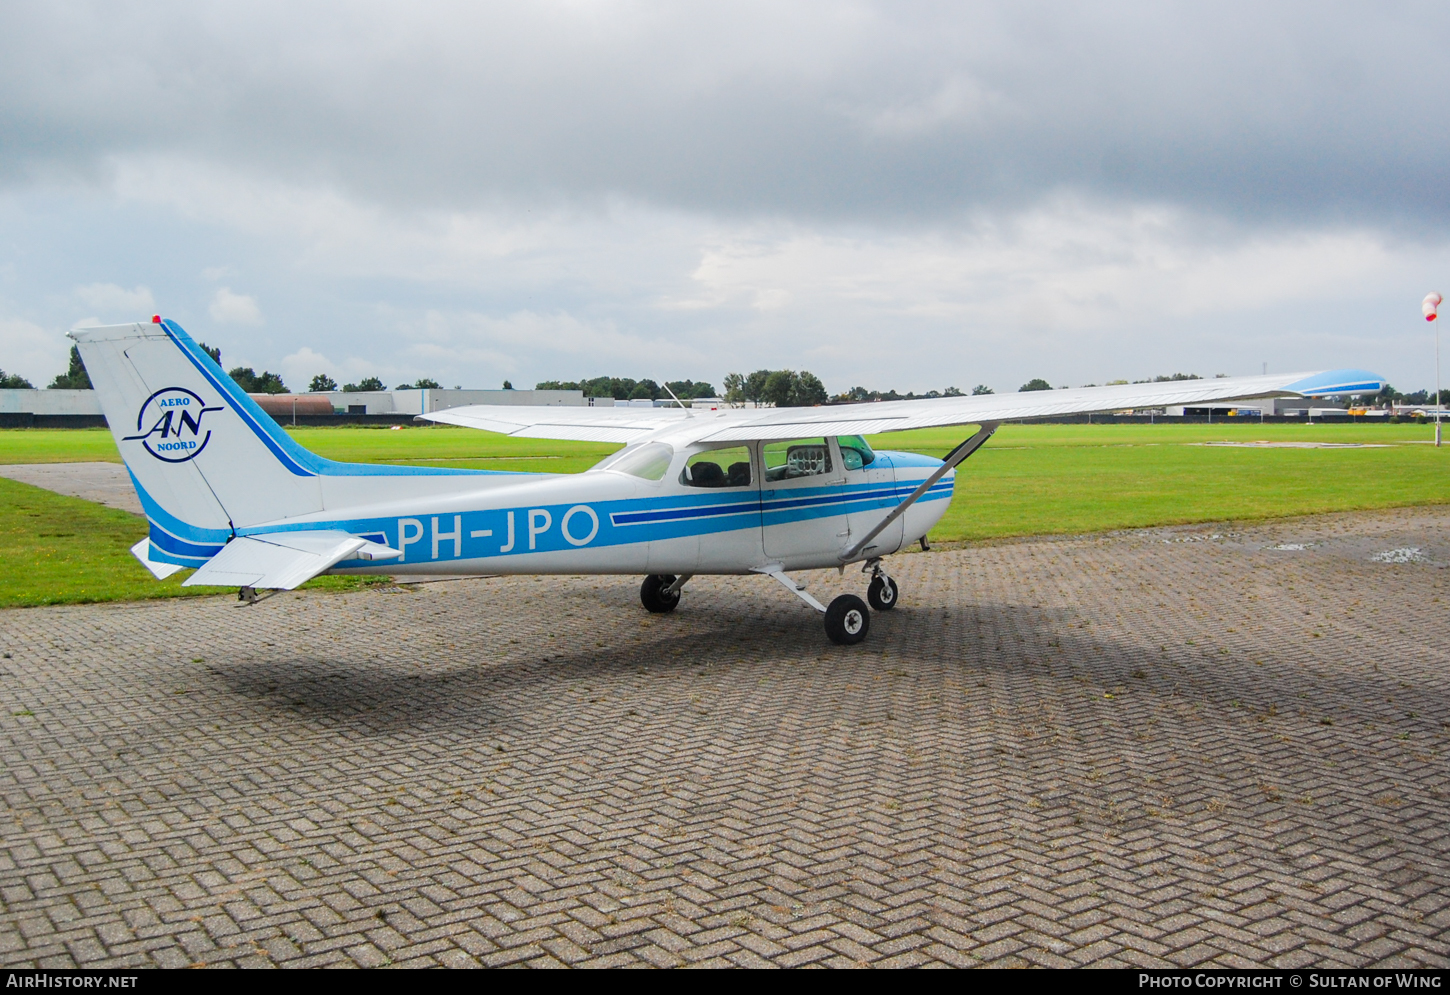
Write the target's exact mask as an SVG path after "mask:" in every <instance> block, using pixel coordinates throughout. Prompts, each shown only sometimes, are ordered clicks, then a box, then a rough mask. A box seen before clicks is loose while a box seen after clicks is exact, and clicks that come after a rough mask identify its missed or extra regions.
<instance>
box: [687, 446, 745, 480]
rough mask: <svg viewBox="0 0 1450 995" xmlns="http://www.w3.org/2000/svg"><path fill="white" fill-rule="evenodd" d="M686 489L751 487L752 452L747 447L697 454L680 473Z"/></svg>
mask: <svg viewBox="0 0 1450 995" xmlns="http://www.w3.org/2000/svg"><path fill="white" fill-rule="evenodd" d="M680 483H682V484H684V485H685V486H686V487H749V486H750V450H749V449H747V448H746V447H745V446H730V447H728V448H725V449H707V450H705V451H704V452H703V453H696V454H695V455H693V456H691V457H690V458H689V460H688V461H686V463H685V468H684V469H683V470H681V471H680Z"/></svg>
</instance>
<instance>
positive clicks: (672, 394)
mask: <svg viewBox="0 0 1450 995" xmlns="http://www.w3.org/2000/svg"><path fill="white" fill-rule="evenodd" d="M660 383H662V384H664V388H665V393H666V394H668V395H670V400H672V401H674V402H675V403H676V404H678V405H679V406H680V410H681V411H683V412H684V413H685V417H686V418H693V417H695V415H694V412H692V411H691V410H690V409H689V408H687V407H685V404H684V402H683V401H681V400H680V399H679V398H678V397H676V396H675V392H674V391H672V390H670V385H669V384H667V383H664V381H663V380H661V381H660Z"/></svg>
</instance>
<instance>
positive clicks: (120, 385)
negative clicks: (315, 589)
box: [70, 319, 330, 572]
mask: <svg viewBox="0 0 1450 995" xmlns="http://www.w3.org/2000/svg"><path fill="white" fill-rule="evenodd" d="M70 335H71V338H73V339H75V341H76V345H77V347H78V348H79V349H80V354H81V359H82V360H83V361H84V362H85V365H86V371H87V373H89V374H90V378H91V383H92V385H94V387H95V389H96V394H97V395H98V399H99V400H100V402H101V410H102V411H104V412H105V415H106V421H107V422H108V423H109V424H110V427H111V433H112V434H113V435H114V436H115V439H116V445H117V447H118V448H119V449H120V451H121V458H122V459H123V460H124V461H125V463H126V468H127V470H129V471H130V473H131V479H132V481H133V482H134V483H135V485H136V493H137V494H138V495H139V496H140V498H141V504H142V507H143V508H144V509H145V511H146V516H147V518H148V519H150V522H151V536H150V556H149V558H150V559H151V560H152V561H153V562H160V563H168V564H175V565H180V566H189V567H199V566H201V565H202V564H203V563H205V562H206V561H207V560H209V559H210V558H211V557H212V556H214V555H215V554H216V553H218V552H220V550H221V548H222V546H224V545H225V544H226V543H227V541H228V540H229V539H230V538H231V537H232V536H233V534H234V533H235V531H236V530H237V529H239V528H244V527H246V526H250V525H256V524H259V523H262V522H271V521H276V520H278V519H284V518H291V517H294V516H297V515H305V514H309V513H312V512H317V511H321V510H322V508H323V500H322V488H321V485H320V482H319V481H320V474H321V473H322V472H323V471H324V468H325V467H326V466H327V465H328V464H329V463H330V461H327V460H323V459H320V458H319V457H317V456H315V455H314V454H312V453H309V452H308V451H307V450H305V449H303V448H302V447H301V446H299V445H297V444H296V443H295V442H293V441H292V439H291V438H290V437H288V435H287V434H286V433H285V432H283V431H282V429H281V428H280V427H279V426H278V425H277V423H276V422H275V421H273V420H272V419H271V417H270V416H268V415H267V414H266V413H265V412H263V411H262V409H261V408H259V407H258V406H257V404H256V402H255V401H253V400H252V399H251V398H250V397H248V396H247V395H246V393H245V392H244V391H243V390H242V389H241V388H240V387H239V386H237V384H236V382H235V381H233V380H232V378H231V377H229V376H227V375H226V374H225V373H223V372H222V369H221V367H219V366H218V365H217V364H216V362H215V361H214V360H213V359H212V358H211V356H209V355H207V353H205V352H204V351H202V349H201V347H200V346H198V345H197V344H196V343H195V342H194V341H192V339H191V337H190V336H189V335H187V334H186V332H185V331H183V330H182V329H181V327H180V326H179V325H177V324H176V323H175V322H171V321H162V320H159V319H157V320H154V321H153V322H151V323H148V324H140V323H138V324H132V325H111V326H106V327H96V328H77V329H74V330H73V331H72V332H71V333H70ZM143 562H144V561H143ZM148 566H149V565H148ZM153 572H154V571H153Z"/></svg>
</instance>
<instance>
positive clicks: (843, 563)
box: [70, 316, 1383, 643]
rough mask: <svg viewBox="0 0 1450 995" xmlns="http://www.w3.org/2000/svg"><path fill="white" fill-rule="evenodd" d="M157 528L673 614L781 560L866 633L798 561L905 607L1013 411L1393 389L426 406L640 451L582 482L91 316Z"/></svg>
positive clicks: (850, 637)
mask: <svg viewBox="0 0 1450 995" xmlns="http://www.w3.org/2000/svg"><path fill="white" fill-rule="evenodd" d="M70 335H71V338H73V339H74V340H75V341H76V344H77V346H78V347H79V349H80V353H81V358H82V359H83V360H84V361H85V365H86V369H87V371H88V372H89V373H90V377H91V382H92V384H94V386H95V389H96V393H97V395H98V397H99V399H100V402H101V408H102V410H103V411H104V412H105V415H106V420H107V421H108V422H109V424H110V427H111V431H112V433H113V434H114V435H115V437H116V444H117V446H119V447H120V451H121V458H122V459H123V460H124V461H125V463H126V468H127V469H128V470H129V471H130V474H131V480H132V482H133V483H134V484H135V486H136V493H137V495H138V496H139V497H140V499H141V504H142V507H143V508H144V509H145V512H146V517H147V519H148V520H149V522H150V533H149V535H148V536H147V538H145V539H142V540H141V541H140V542H139V543H137V544H136V546H135V547H134V548H133V549H132V550H131V551H132V553H134V554H135V555H136V558H137V559H139V560H140V561H141V563H142V564H143V565H144V566H145V567H146V568H147V569H148V570H150V571H151V572H152V573H153V574H154V575H155V576H156V577H157V578H158V579H159V578H164V577H167V576H169V575H171V574H172V573H174V572H176V571H177V570H180V569H182V568H183V567H194V568H196V572H195V573H194V574H192V576H191V577H189V578H188V579H187V580H186V581H185V583H186V584H207V585H221V586H227V587H236V588H238V590H239V596H240V597H241V599H242V600H244V601H255V600H256V599H257V597H258V596H257V593H256V592H257V591H258V590H291V589H293V588H295V587H297V586H298V585H300V584H302V583H305V582H306V581H307V580H309V579H311V578H313V577H316V576H318V575H319V574H324V573H334V574H369V573H372V574H391V575H403V576H406V575H409V574H431V575H436V574H480V573H488V574H643V575H644V583H643V585H642V586H641V588H640V600H641V601H642V602H643V603H644V607H645V608H646V609H648V610H649V611H651V612H668V611H673V610H674V608H675V606H676V605H678V604H679V602H680V593H681V591H682V590H683V588H684V586H685V584H686V582H688V581H689V579H690V578H691V577H692V576H695V575H697V574H749V573H757V574H763V575H765V576H767V577H771V578H774V579H775V580H776V581H778V582H779V583H780V584H781V585H783V586H784V587H785V588H786V589H788V590H789V591H791V592H792V593H793V594H794V595H795V596H796V597H798V598H800V599H801V600H802V601H804V602H805V603H806V604H808V605H810V606H811V607H812V608H814V609H815V610H816V611H818V612H821V613H822V614H823V615H824V616H825V628H826V635H827V636H828V637H829V638H830V639H831V640H832V641H833V642H836V643H858V642H860V641H861V640H862V639H864V638H865V637H866V633H867V631H868V629H869V627H870V619H871V614H870V610H869V609H868V608H867V605H866V603H865V602H863V601H862V600H861V599H860V598H858V597H856V596H855V595H852V594H844V595H841V596H840V597H838V598H836V599H835V600H834V601H832V602H831V603H830V604H829V605H823V604H821V603H820V602H819V601H817V600H816V599H815V598H814V597H812V596H811V595H810V594H809V593H808V592H807V591H806V589H805V587H804V585H802V584H801V583H799V582H798V581H797V580H796V579H795V578H793V577H791V576H790V572H791V571H797V570H810V569H819V568H825V567H832V568H838V569H840V570H843V571H844V569H845V568H846V567H847V566H848V565H854V564H858V563H859V564H861V565H862V567H861V568H862V573H863V575H869V577H870V581H869V583H868V587H867V600H868V601H869V602H870V604H871V607H872V608H874V609H876V610H877V611H887V610H890V609H891V608H893V607H895V605H896V602H897V598H898V597H899V592H898V589H897V585H896V582H895V581H893V580H892V579H891V577H890V576H889V575H888V573H887V571H886V566H885V558H886V557H887V556H889V555H891V554H892V553H895V552H898V551H900V550H901V549H903V548H905V547H907V546H909V545H911V544H913V543H918V542H919V543H921V545H922V547H923V548H926V543H927V540H926V536H927V533H928V532H929V531H930V529H931V527H932V526H933V525H935V524H936V523H937V522H938V521H939V520H940V519H941V517H942V515H943V514H945V513H946V510H947V506H948V504H949V503H950V501H951V499H952V495H953V491H954V487H955V484H956V467H957V465H958V464H960V463H961V462H962V460H964V459H966V458H967V457H968V456H971V455H972V453H974V452H976V451H977V449H978V448H979V447H980V446H981V445H982V444H983V443H984V442H986V441H987V439H988V438H989V437H990V436H991V434H992V432H993V431H994V430H995V429H996V428H997V426H998V424H1000V423H1001V422H1003V421H1007V420H1015V419H1021V418H1033V417H1041V416H1050V415H1066V414H1077V413H1083V412H1099V411H1114V410H1121V409H1124V408H1146V407H1162V406H1165V405H1180V404H1209V403H1218V402H1224V401H1231V400H1244V399H1249V398H1267V397H1316V396H1324V395H1331V394H1365V393H1375V392H1377V391H1379V390H1380V389H1381V387H1382V386H1383V381H1382V380H1381V378H1380V377H1378V376H1376V375H1375V374H1373V373H1367V372H1365V371H1363V370H1335V371H1332V372H1327V373H1312V374H1291V375H1284V376H1257V377H1238V378H1222V379H1215V380H1186V381H1172V382H1166V383H1147V384H1129V385H1120V386H1110V387H1084V388H1081V389H1077V390H1054V391H1040V392H1030V393H1018V394H990V395H985V396H973V397H952V398H933V399H930V400H915V401H882V402H875V403H864V404H841V405H833V406H828V407H814V408H754V409H729V410H719V411H701V410H694V409H688V408H644V409H640V408H587V407H577V408H567V407H525V406H494V405H475V406H469V407H459V408H450V409H447V410H444V411H440V412H437V413H436V414H430V415H427V416H424V417H426V418H428V419H429V420H431V421H435V422H446V423H449V424H454V425H464V426H469V427H472V428H478V429H484V430H487V431H492V432H500V433H503V434H506V435H513V436H518V437H522V438H536V439H572V440H580V441H593V442H614V443H623V444H624V448H623V449H621V450H619V451H618V452H616V453H614V454H613V455H611V456H609V457H607V458H606V459H604V460H602V461H601V462H600V463H599V464H598V465H596V466H594V467H593V468H591V469H590V470H588V471H586V472H584V473H580V474H551V473H509V472H499V471H487V470H458V469H437V468H432V467H394V466H375V465H368V464H359V463H338V462H334V461H332V460H327V459H322V458H321V457H318V456H316V455H315V454H313V453H311V452H308V451H307V450H306V449H304V448H302V447H301V446H299V445H298V444H297V443H296V442H294V441H293V440H292V439H291V438H290V437H289V436H288V435H287V433H286V432H284V431H283V430H282V429H281V428H280V427H279V426H278V425H277V423H276V422H274V421H273V420H272V419H271V418H270V417H269V416H268V415H267V414H265V413H264V412H263V411H262V410H261V408H259V407H258V406H257V404H256V403H255V402H254V401H253V400H252V399H251V398H249V397H248V396H247V395H246V394H245V393H244V392H243V391H242V390H241V388H239V387H238V386H237V384H236V383H235V382H234V381H233V380H232V379H231V378H230V377H228V376H227V375H226V374H225V373H224V372H222V370H221V368H220V367H219V366H217V364H216V363H215V362H213V361H212V359H211V357H210V356H208V355H207V354H206V353H205V352H203V351H202V350H201V348H200V347H199V346H198V345H197V344H196V343H195V342H194V341H192V339H191V337H190V336H188V335H187V334H186V332H185V331H183V330H182V329H181V327H180V326H179V325H177V324H176V323H175V322H173V321H169V320H162V319H161V318H160V317H159V316H158V317H153V318H152V320H151V321H150V322H143V323H136V324H130V325H113V326H107V327H92V328H77V329H75V330H73V331H72V332H71V333H70ZM943 425H976V426H979V428H978V431H977V432H976V433H975V434H974V435H972V436H971V437H970V438H968V439H966V440H965V441H964V442H962V444H961V445H959V446H957V448H956V449H954V450H952V452H951V453H949V454H948V455H947V457H946V459H944V460H938V459H932V458H929V457H925V456H919V455H916V454H913V453H904V452H879V451H875V450H873V449H872V448H871V446H869V445H868V444H867V443H866V440H865V436H866V435H868V434H875V433H882V432H894V431H901V430H904V429H914V428H928V427H933V426H943Z"/></svg>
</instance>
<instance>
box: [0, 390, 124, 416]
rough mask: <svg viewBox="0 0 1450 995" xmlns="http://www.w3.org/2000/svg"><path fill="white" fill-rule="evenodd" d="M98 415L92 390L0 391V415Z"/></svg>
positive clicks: (99, 410) (99, 405)
mask: <svg viewBox="0 0 1450 995" xmlns="http://www.w3.org/2000/svg"><path fill="white" fill-rule="evenodd" d="M16 413H20V414H32V415H99V414H100V413H101V402H100V401H98V400H96V392H95V391H93V390H0V414H16Z"/></svg>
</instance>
